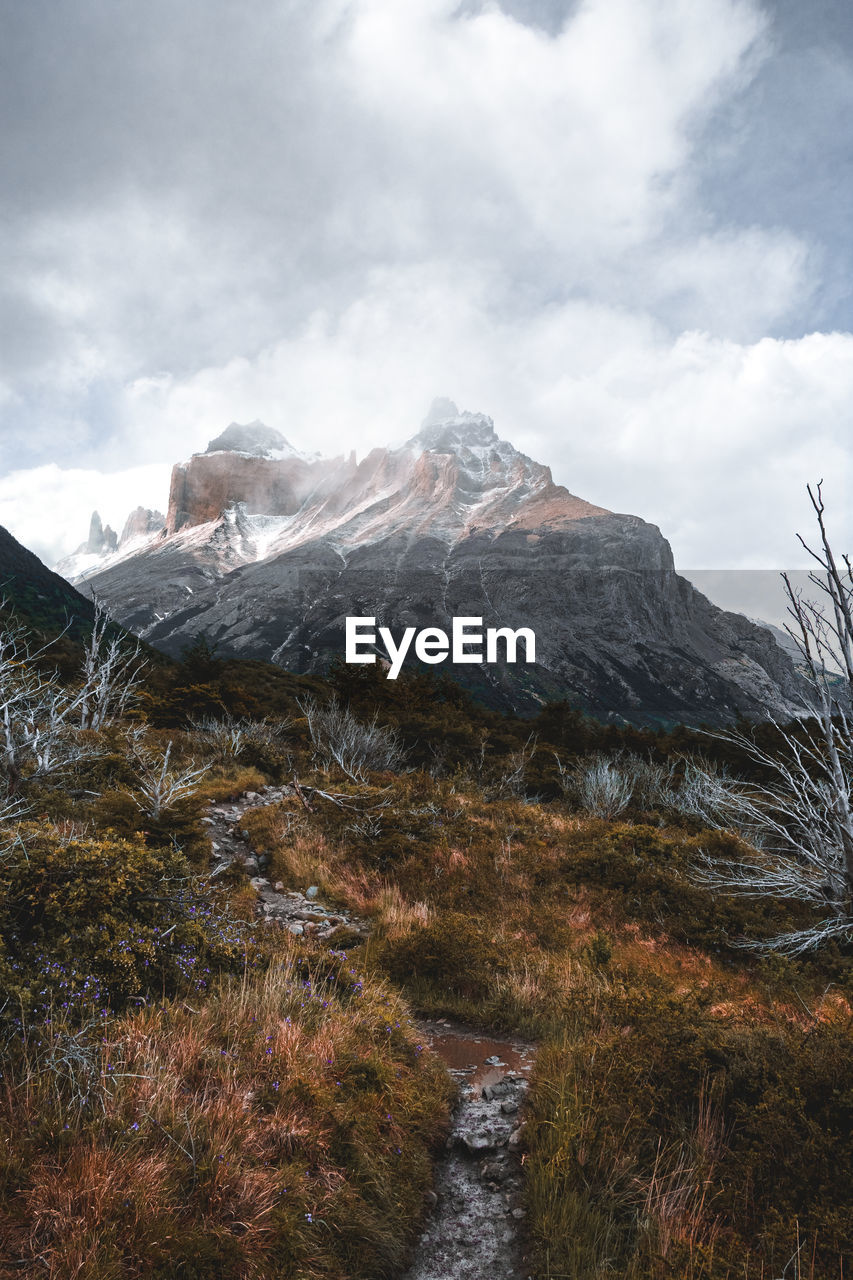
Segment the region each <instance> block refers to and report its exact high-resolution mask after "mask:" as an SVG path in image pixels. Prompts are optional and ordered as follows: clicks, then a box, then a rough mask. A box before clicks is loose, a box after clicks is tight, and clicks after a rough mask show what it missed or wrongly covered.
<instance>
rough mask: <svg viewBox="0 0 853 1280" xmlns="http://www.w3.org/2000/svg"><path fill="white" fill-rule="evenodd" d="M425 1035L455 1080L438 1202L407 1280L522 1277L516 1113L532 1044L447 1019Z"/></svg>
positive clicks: (438, 1181) (428, 1028)
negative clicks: (456, 1094) (456, 1086)
mask: <svg viewBox="0 0 853 1280" xmlns="http://www.w3.org/2000/svg"><path fill="white" fill-rule="evenodd" d="M424 1034H425V1036H426V1038H427V1039H428V1040H429V1042H430V1043H431V1046H432V1048H433V1049H434V1050H435V1052H436V1053H438V1054H439V1056H440V1057H442V1058H444V1060H445V1062H446V1063H447V1066H448V1069H449V1070H450V1073H451V1075H453V1076H455V1077H456V1079H457V1080H459V1081H460V1097H459V1103H458V1105H457V1108H456V1111H455V1112H454V1117H453V1127H452V1130H451V1133H450V1137H449V1138H448V1140H447V1150H446V1154H445V1156H444V1158H443V1159H442V1160H441V1161H440V1162H439V1164H438V1166H437V1168H436V1183H435V1188H436V1196H437V1201H436V1205H435V1209H434V1210H433V1213H432V1216H431V1218H430V1220H429V1222H428V1223H427V1226H426V1229H425V1231H424V1233H423V1235H422V1236H421V1239H420V1241H419V1242H418V1244H417V1246H416V1249H415V1262H414V1264H413V1265H412V1267H411V1268H410V1270H409V1271H408V1272H407V1273H406V1276H405V1280H524V1278H525V1277H526V1276H527V1274H528V1273H527V1271H526V1269H525V1267H524V1258H523V1250H522V1244H521V1227H522V1225H523V1221H524V1216H525V1214H524V1207H523V1203H522V1194H521V1168H520V1163H519V1154H518V1148H519V1144H520V1140H521V1134H522V1130H523V1122H522V1121H521V1120H520V1118H519V1117H520V1112H521V1109H522V1107H523V1103H524V1095H525V1092H526V1090H527V1076H528V1073H529V1071H530V1069H531V1067H532V1065H533V1046H532V1045H529V1044H525V1043H523V1042H521V1041H518V1040H496V1039H495V1038H494V1037H492V1036H491V1035H489V1034H488V1033H478V1032H476V1031H472V1030H469V1029H466V1028H463V1027H459V1026H457V1025H455V1024H452V1023H449V1022H434V1023H427V1024H426V1025H425V1026H424Z"/></svg>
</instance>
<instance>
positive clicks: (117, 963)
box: [0, 824, 250, 1018]
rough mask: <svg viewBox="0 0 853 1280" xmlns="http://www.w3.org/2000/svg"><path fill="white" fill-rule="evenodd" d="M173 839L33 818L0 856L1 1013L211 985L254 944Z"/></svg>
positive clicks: (85, 1005) (100, 1004) (105, 1004)
mask: <svg viewBox="0 0 853 1280" xmlns="http://www.w3.org/2000/svg"><path fill="white" fill-rule="evenodd" d="M222 905H223V904H219V905H217V902H216V900H215V899H213V898H212V897H210V896H205V895H203V894H202V893H201V892H200V889H199V887H198V886H197V885H196V884H195V883H194V882H193V881H192V879H191V878H190V873H189V867H188V865H187V863H186V861H185V859H184V858H183V856H182V855H181V854H180V853H179V852H178V851H177V850H176V849H175V848H173V847H165V848H162V847H161V848H150V847H149V846H148V845H147V844H146V843H145V842H144V840H142V839H140V838H139V837H135V838H130V839H120V838H118V837H115V836H103V837H86V836H72V837H71V838H68V839H65V838H63V836H62V835H61V834H60V833H58V832H56V831H54V830H52V829H51V828H49V827H47V826H36V825H34V824H29V825H27V826H24V827H23V828H22V829H21V832H20V839H19V840H18V841H17V842H16V844H15V845H14V846H13V847H12V848H11V849H10V850H9V851H8V852H7V853H6V855H5V857H4V858H3V859H2V860H0V961H2V964H3V966H4V968H5V971H6V972H5V975H4V976H5V978H6V991H7V992H8V993H9V995H10V996H11V997H12V999H11V1000H10V1001H9V1002H8V1005H7V1007H6V1011H5V1016H6V1017H7V1018H8V1017H11V1016H17V1014H18V1013H20V1011H21V1010H23V1013H24V1015H25V1016H29V1017H32V1016H36V1015H38V1014H42V1015H43V1014H46V1013H49V1011H50V1009H51V1007H52V1006H54V1005H55V1006H57V1007H59V1008H69V1007H74V1008H76V1009H79V1010H80V1013H81V1016H83V1013H84V1011H85V1010H87V1009H89V1010H90V1009H91V1008H93V1007H95V1008H98V1009H101V1008H109V1009H113V1010H115V1009H121V1008H123V1007H124V1006H125V1005H126V1004H127V1003H128V1002H129V1001H132V1000H139V999H143V998H145V997H148V996H152V995H162V994H163V993H164V992H165V993H166V994H168V993H172V992H177V991H189V990H200V989H201V990H203V989H205V988H206V987H207V986H208V984H209V981H210V978H211V975H212V974H213V973H215V972H216V971H217V970H218V969H221V968H223V967H224V968H228V967H233V966H237V965H239V964H240V963H241V962H242V960H243V958H244V955H245V952H246V948H247V946H249V945H250V943H249V941H248V936H247V935H246V933H245V929H243V928H242V927H238V926H237V925H236V924H233V923H230V922H229V921H228V919H227V918H226V917H225V916H224V915H223V914H222Z"/></svg>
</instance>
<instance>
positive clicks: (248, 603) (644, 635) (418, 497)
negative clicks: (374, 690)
mask: <svg viewBox="0 0 853 1280" xmlns="http://www.w3.org/2000/svg"><path fill="white" fill-rule="evenodd" d="M235 425H236V424H232V426H231V427H229V428H228V429H227V430H226V432H225V433H223V435H222V436H220V437H217V438H216V440H215V441H212V442H211V443H212V444H214V443H215V444H219V443H221V442H222V440H223V438H226V441H227V440H230V441H231V442H232V443H239V444H240V445H241V448H240V449H239V450H223V449H220V448H217V449H215V450H213V451H212V452H211V451H208V452H205V453H199V454H195V455H193V457H192V458H190V459H189V460H188V461H187V462H185V463H181V464H178V465H177V466H176V467H175V468H174V470H173V473H172V483H171V491H170V500H169V508H168V513H167V516H166V521H165V527H164V529H163V530H162V531H155V532H152V533H151V534H150V535H149V536H148V537H147V538H143V539H141V540H140V542H139V543H138V544H137V545H136V546H135V547H134V549H133V550H132V552H131V553H130V554H127V553H125V554H122V552H121V549H119V550H118V551H117V552H115V553H112V554H111V556H108V557H107V558H106V559H105V561H103V562H102V564H101V566H100V567H98V568H97V570H96V572H95V573H94V574H93V575H92V576H91V577H90V579H89V581H90V582H91V583H92V584H93V585H94V586H95V589H96V590H97V592H98V594H99V595H102V596H103V597H104V599H105V600H106V601H107V602H108V603H109V604H110V605H111V607H112V608H113V610H114V612H115V614H116V616H117V617H118V618H119V619H120V620H121V621H122V622H123V623H124V624H125V625H126V626H128V627H130V628H131V629H133V630H136V631H138V632H139V633H140V634H141V635H143V636H144V637H145V638H146V639H148V640H149V641H150V642H151V643H153V644H156V645H158V646H160V647H162V648H163V649H164V650H165V651H166V652H169V653H172V654H176V653H178V652H179V651H180V650H181V648H183V647H184V646H185V645H186V644H188V643H190V642H191V641H192V640H193V639H194V638H196V637H197V636H198V635H201V634H203V635H205V636H206V637H207V638H208V640H210V641H211V642H215V643H217V644H218V645H219V646H220V648H221V650H222V651H223V652H227V653H233V654H235V655H237V656H250V657H263V658H272V659H273V660H274V661H276V662H279V663H280V664H281V665H284V666H288V667H290V668H291V669H293V670H296V671H317V670H321V669H322V668H323V667H324V666H326V665H327V664H328V663H329V662H330V661H332V660H334V659H335V658H338V657H341V656H342V655H343V652H344V645H343V620H344V619H345V617H347V616H353V615H357V616H374V617H376V618H377V622H378V623H379V624H380V625H382V624H384V625H388V626H391V627H400V626H409V625H414V626H417V627H425V626H436V627H440V628H444V629H445V630H447V629H448V625H447V624H449V623H450V622H451V620H452V617H453V616H476V617H482V618H483V620H484V624H485V625H487V626H488V625H497V626H512V627H514V628H517V627H518V626H521V625H535V627H536V633H537V637H538V652H537V661H536V664H535V665H534V664H527V665H524V664H519V665H518V666H517V667H510V666H509V665H507V664H504V665H503V666H497V667H491V668H489V669H486V667H485V666H484V667H483V668H479V669H474V668H473V667H465V668H463V667H460V666H457V667H454V668H453V674H454V675H455V676H456V677H457V678H458V679H460V680H461V681H462V682H463V683H465V684H466V685H467V686H468V687H469V688H471V689H472V691H474V692H475V693H476V694H477V695H478V696H479V697H481V698H482V699H483V700H485V701H487V702H491V703H493V704H494V705H497V706H501V707H503V708H505V709H511V710H516V711H518V710H521V711H528V712H532V711H534V710H535V709H536V708H537V707H538V706H540V705H541V704H542V702H543V701H547V700H550V699H554V698H563V697H566V698H568V699H569V700H570V701H573V702H574V703H575V704H576V705H578V706H579V707H580V708H581V709H583V710H585V711H588V712H590V713H591V714H594V715H597V716H598V717H599V718H604V719H614V720H629V721H636V722H639V723H663V722H672V721H677V720H684V721H686V722H688V723H691V722H692V723H696V722H697V721H698V720H706V721H708V722H729V721H731V720H733V719H735V718H736V717H737V716H738V715H748V716H750V717H752V718H754V719H761V718H767V717H768V716H773V717H775V718H783V719H784V718H791V716H793V715H796V714H800V713H802V711H803V710H804V709H805V708H804V702H803V696H802V692H801V688H800V682H799V679H798V677H797V675H796V673H795V672H794V669H793V667H792V665H791V663H790V661H789V659H788V658H787V656H786V655H785V654H784V653H782V651H781V650H780V649H779V647H778V645H777V644H776V642H775V641H774V640H773V638H772V636H771V635H770V634H769V633H768V632H767V631H766V630H765V629H763V628H760V627H757V626H755V625H754V624H752V623H751V622H749V621H748V619H746V618H743V617H741V616H740V615H732V614H725V613H723V611H721V610H719V609H717V608H716V607H715V606H714V605H712V604H710V602H709V601H707V600H706V599H705V598H704V597H703V596H701V595H700V594H699V592H697V591H696V590H695V589H694V588H693V587H692V586H691V585H690V584H689V583H688V582H686V581H685V580H684V579H682V578H679V576H678V575H677V574H676V572H675V568H674V562H673V557H672V552H671V549H670V547H669V544H668V542H667V541H666V539H665V538H664V537H663V535H662V534H661V532H660V530H659V529H658V528H657V527H656V526H654V525H651V524H648V523H647V522H646V521H643V520H642V519H640V518H639V517H637V516H631V515H621V514H618V513H615V512H611V511H607V510H606V509H605V508H603V507H599V506H596V505H595V504H592V503H589V502H586V501H585V500H584V499H582V498H579V497H577V496H576V495H574V494H572V493H570V492H569V490H568V489H566V488H565V487H564V486H562V485H557V484H555V483H554V481H553V478H552V475H551V471H550V468H548V467H547V466H545V465H544V464H542V463H539V462H536V461H534V460H533V459H531V458H529V457H527V455H525V454H523V453H521V452H520V451H519V450H517V449H516V448H515V447H514V446H513V445H512V444H511V443H509V442H508V441H504V440H501V439H500V438H499V437H498V435H497V433H496V432H495V429H494V423H493V422H492V420H491V418H488V417H487V416H486V415H484V414H475V413H470V412H467V411H462V412H460V411H459V410H458V409H457V407H456V405H454V404H453V403H452V402H451V401H436V402H435V403H434V404H433V406H432V408H431V410H430V412H429V413H428V415H427V417H426V419H425V421H424V423H423V424H422V426H421V428H420V430H419V431H418V432H417V433H416V434H415V435H413V436H411V437H410V438H409V439H408V440H407V441H406V443H405V444H404V445H403V446H401V447H400V448H397V449H388V448H385V449H383V448H376V449H372V450H371V451H370V452H369V453H368V454H367V455H366V456H365V457H364V458H362V459H361V460H360V461H357V460H356V457H355V455H354V454H353V453H350V454H349V455H348V456H344V455H340V456H338V457H337V458H332V459H326V458H318V457H316V456H314V457H306V456H305V455H300V454H297V453H296V452H295V451H291V452H290V453H287V454H286V455H285V456H279V455H280V454H282V453H283V448H282V445H281V443H280V442H281V441H283V440H284V438H283V437H282V436H280V435H279V433H272V434H270V431H269V429H268V428H265V427H263V424H249V425H248V426H246V427H239V428H238V430H237V431H236V432H235V431H232V428H233V427H235ZM228 432H231V435H230V436H229V435H228ZM253 433H254V435H253ZM285 443H286V442H285ZM255 445H257V447H258V449H259V452H253V448H254V446H255ZM288 447H289V446H288ZM270 455H274V456H270Z"/></svg>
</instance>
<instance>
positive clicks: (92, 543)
mask: <svg viewBox="0 0 853 1280" xmlns="http://www.w3.org/2000/svg"><path fill="white" fill-rule="evenodd" d="M117 546H118V536H117V534H116V533H115V531H114V530H113V529H111V528H110V526H109V525H107V526H106V527H104V525H103V524H102V523H101V517H100V515H99V514H98V512H97V511H93V512H92V519H91V520H90V521H89V537H88V539H87V541H86V542H84V543H83V546H82V547H79V548H78V551H86V552H88V553H89V554H90V555H100V554H101V552H104V551H115V549H116V547H117Z"/></svg>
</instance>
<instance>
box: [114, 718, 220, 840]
mask: <svg viewBox="0 0 853 1280" xmlns="http://www.w3.org/2000/svg"><path fill="white" fill-rule="evenodd" d="M132 749H133V754H134V757H135V760H136V764H137V768H138V770H139V783H138V787H137V791H136V793H135V794H134V797H133V798H134V800H135V801H136V804H137V805H138V807H139V808H140V809H141V810H142V812H143V813H144V814H146V816H147V817H149V818H152V819H154V820H155V821H156V820H157V819H158V818H160V817H162V814H163V811H164V809H170V808H171V807H172V806H173V805H175V804H177V803H178V801H179V800H184V799H185V798H186V797H187V796H191V795H192V794H193V792H194V791H196V790H197V789H198V785H199V783H200V781H201V779H202V777H203V776H204V774H205V773H207V771H208V769H209V768H210V766H209V765H206V764H204V765H197V764H196V763H195V761H194V760H190V761H189V763H188V764H187V765H186V766H184V767H183V768H176V767H174V766H173V765H172V761H171V758H172V743H171V742H170V743H169V744H168V746H167V747H166V750H165V751H157V750H152V749H151V748H149V747H148V746H146V744H145V742H144V739H142V738H141V737H140V736H137V739H136V741H135V742H134V744H133V748H132Z"/></svg>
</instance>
